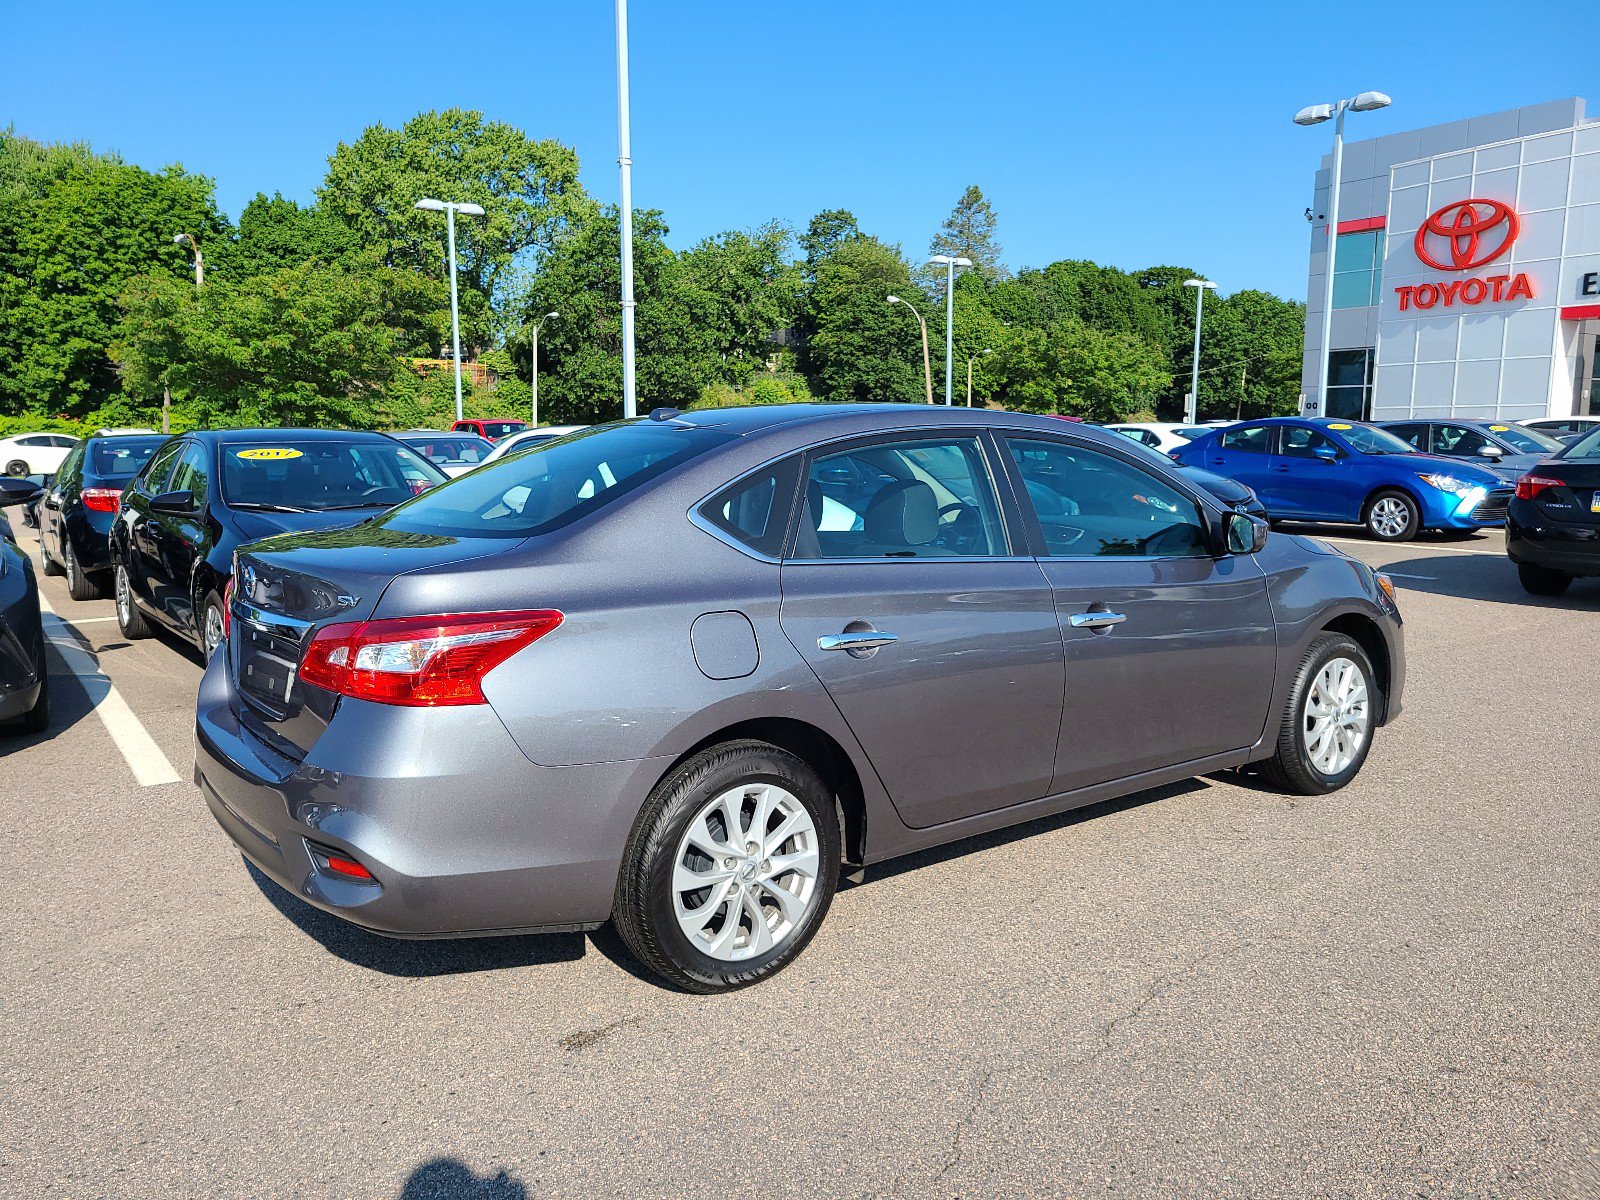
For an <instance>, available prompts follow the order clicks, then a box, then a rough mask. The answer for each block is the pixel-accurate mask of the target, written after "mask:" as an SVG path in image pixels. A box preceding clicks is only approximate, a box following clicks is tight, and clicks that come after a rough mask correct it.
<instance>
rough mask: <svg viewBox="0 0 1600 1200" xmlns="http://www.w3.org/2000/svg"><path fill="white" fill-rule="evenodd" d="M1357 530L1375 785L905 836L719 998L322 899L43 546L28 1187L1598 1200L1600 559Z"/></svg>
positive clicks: (141, 659) (25, 829)
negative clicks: (1404, 541) (255, 822)
mask: <svg viewBox="0 0 1600 1200" xmlns="http://www.w3.org/2000/svg"><path fill="white" fill-rule="evenodd" d="M22 544H23V545H24V547H25V548H27V549H30V550H33V551H34V552H35V556H36V557H37V548H36V544H35V543H34V542H33V540H32V537H31V534H29V533H24V535H23V539H22ZM1339 544H1340V545H1341V546H1342V547H1344V548H1346V549H1347V550H1349V551H1351V552H1352V553H1355V554H1357V555H1358V556H1360V557H1362V558H1365V559H1366V560H1367V561H1369V562H1373V563H1379V564H1383V565H1385V566H1387V567H1388V568H1389V569H1390V570H1391V571H1392V573H1393V574H1394V576H1395V578H1396V580H1397V582H1398V583H1399V585H1400V587H1401V589H1402V596H1401V601H1402V611H1403V612H1404V614H1405V616H1406V618H1407V622H1408V652H1409V660H1410V661H1409V667H1410V674H1409V681H1408V684H1407V694H1406V712H1405V714H1404V716H1403V717H1402V718H1401V719H1400V720H1399V722H1398V723H1397V724H1395V725H1393V726H1391V727H1390V728H1389V729H1387V730H1385V731H1382V732H1381V733H1380V735H1379V737H1378V739H1377V742H1376V746H1375V749H1374V752H1373V754H1372V757H1371V759H1370V760H1369V762H1368V764H1367V766H1366V769H1365V770H1364V772H1363V773H1362V775H1361V776H1360V777H1359V778H1358V779H1357V780H1356V782H1355V783H1354V784H1353V785H1352V786H1351V787H1350V788H1348V789H1347V790H1345V791H1343V792H1341V793H1338V794H1336V795H1334V796H1331V797H1327V798H1324V799H1316V800H1308V799H1304V798H1291V797H1287V796H1283V795H1279V794H1277V793H1274V792H1272V791H1268V790H1264V789H1263V788H1261V787H1259V786H1257V785H1256V784H1255V782H1254V780H1252V779H1251V778H1248V777H1242V776H1237V775H1229V776H1225V777H1216V778H1206V779H1199V780H1194V781H1191V782H1189V783H1186V784H1182V785H1178V786H1174V787H1169V788H1165V789H1161V790H1159V791H1156V792H1150V793H1144V794H1141V795H1139V796H1135V797H1132V798H1130V799H1128V800H1124V801H1120V802H1117V803H1114V804H1111V805H1102V806H1098V807H1096V808H1093V809H1089V810H1085V811H1082V812H1079V813H1075V814H1072V815H1070V816H1067V817H1063V818H1057V819H1052V820H1048V821H1044V822H1040V823H1036V824H1033V825H1030V826H1026V827H1023V828H1021V829H1017V830H1011V831H1007V832H1005V833H1001V834H997V835H992V836H989V837H985V838H981V839H978V840H976V841H972V842H968V843H964V844H962V845H959V846H955V847H948V848H945V849H942V850H939V851H935V852H931V853H927V854H922V855H919V856H916V857H915V858H913V859H910V860H907V861H906V862H903V863H900V864H894V865H891V866H888V867H884V868H879V869H877V870H875V871H873V872H870V873H869V874H868V877H867V880H866V882H865V883H862V884H858V885H856V886H853V887H848V888H846V889H845V890H844V891H842V892H841V894H840V895H839V897H838V899H837V900H836V902H835V904H834V907H833V911H832V913H831V915H830V916H829V918H828V920H827V922H826V924H825V925H824V926H823V929H822V931H821V933H820V934H819V935H818V937H817V939H816V941H815V942H814V943H813V945H812V947H811V948H810V950H809V951H808V952H807V953H806V955H805V956H804V957H803V958H802V959H801V960H799V961H798V962H797V963H796V964H795V965H794V967H792V968H791V969H790V970H788V971H787V972H785V973H783V974H782V975H780V976H778V977H777V978H775V979H774V980H772V981H770V982H768V983H766V984H764V985H761V986H759V987H756V988H753V989H749V990H746V991H743V992H739V993H736V994H733V995H731V996H725V997H722V998H715V997H713V998H702V997H695V996H688V995H680V994H677V993H675V992H672V991H668V990H665V989H663V988H662V987H660V986H658V985H657V984H656V983H654V982H652V981H650V980H647V979H645V978H643V977H641V976H640V975H639V974H637V973H636V969H635V968H634V967H633V965H632V964H631V963H630V961H629V960H628V958H627V955H626V952H625V951H624V950H623V949H622V948H621V945H620V943H619V942H618V941H617V939H616V938H615V937H614V936H613V935H612V934H610V933H609V932H608V931H602V932H601V933H598V934H596V935H593V936H590V937H584V936H579V935H569V936H563V937H550V938H516V939H503V940H491V941H483V942H456V943H403V942H389V941H385V940H382V939H379V938H376V937H373V936H370V935H366V934H363V933H360V932H358V931H356V930H353V929H350V928H347V927H345V926H343V925H342V924H341V923H339V922H337V921H335V920H334V919H332V918H329V917H324V916H322V915H320V914H318V913H316V912H314V911H312V910H310V909H308V908H306V907H304V906H303V905H302V904H300V902H299V901H297V900H295V899H293V898H290V897H288V896H287V895H285V894H284V893H282V892H280V891H279V890H278V889H277V888H275V887H274V885H272V884H271V883H269V882H267V881H266V880H265V879H264V878H261V877H259V876H257V875H254V874H253V873H252V872H251V871H250V870H249V869H247V868H246V866H245V864H244V863H243V862H242V861H241V859H240V858H239V856H238V854H237V853H235V852H234V851H233V850H232V848H231V844H230V843H229V842H228V840H227V839H226V838H225V837H224V836H223V835H222V834H221V833H220V832H219V831H218V830H217V829H216V827H215V825H214V823H213V822H212V819H211V817H210V815H209V813H208V812H207V810H206V808H205V805H204V804H203V803H202V802H201V800H200V798H199V795H198V793H197V792H196V790H195V789H194V787H193V786H192V785H191V784H190V782H189V772H190V766H191V763H192V754H191V733H190V728H191V722H192V716H193V695H194V690H195V686H196V683H197V681H198V679H199V676H200V660H199V657H198V654H197V653H195V652H194V651H185V650H183V649H182V648H181V647H179V646H177V645H176V644H175V643H170V642H165V641H161V640H151V641H144V642H137V643H127V642H124V641H123V640H122V639H121V637H120V636H119V634H118V630H117V626H116V623H115V619H114V617H113V616H112V607H111V603H110V601H109V600H101V601H94V602H89V603H74V602H72V601H71V600H69V599H68V598H67V596H66V589H65V587H64V586H63V583H62V581H61V580H59V579H48V580H45V581H44V584H45V594H46V597H47V599H48V601H49V604H50V605H51V607H52V608H53V609H54V610H55V612H56V613H57V614H59V617H58V619H59V620H60V621H62V622H63V624H61V625H59V626H58V627H57V629H56V638H57V642H58V650H59V652H58V655H57V657H56V660H55V663H54V669H55V671H56V673H57V674H56V677H55V679H54V680H53V683H54V685H55V687H56V692H55V706H56V711H55V719H54V721H53V723H52V728H51V730H50V731H49V732H48V733H47V734H46V735H43V736H41V737H39V738H31V739H16V738H10V739H7V740H5V741H3V742H0V754H3V755H4V759H3V762H0V797H3V804H0V814H3V816H0V821H3V824H0V830H3V832H0V913H3V914H4V921H3V933H0V978H3V979H4V989H3V992H0V1005H3V1009H0V1092H3V1094H4V1096H5V1101H4V1103H3V1104H0V1194H5V1195H15V1196H24V1195H26V1196H55V1195H61V1196H74V1197H76V1196H99V1195H112V1196H180V1195H181V1196H296V1197H301V1196H304V1197H313V1196H316V1197H320V1196H330V1197H332V1196H352V1197H367V1196H373V1197H396V1196H401V1197H405V1198H406V1200H420V1198H424V1197H444V1196H452V1197H454V1196H465V1197H474V1198H479V1200H489V1198H493V1200H505V1198H514V1197H515V1198H520V1197H536V1196H537V1197H542V1196H547V1195H550V1196H605V1195H625V1196H642V1195H652V1196H655V1195H659V1196H705V1195H728V1196H741V1195H753V1194H761V1195H766V1196H790V1195H794V1196H898V1195H917V1196H966V1197H980V1196H1012V1195H1029V1196H1053V1197H1067V1196H1070V1197H1091V1196H1163V1197H1167V1196H1171V1197H1191V1196H1192V1197H1222V1196H1241V1197H1243V1196H1248V1197H1271V1196H1295V1197H1300V1196H1317V1197H1332V1196H1363V1197H1364V1196H1374V1197H1395V1196H1407V1197H1436V1196H1437V1197H1446V1196H1448V1197H1457V1196H1482V1197H1488V1196H1513V1197H1524V1196H1527V1197H1533V1196H1538V1197H1594V1196H1600V1030H1597V1019H1596V1018H1597V1014H1600V674H1597V672H1596V663H1597V662H1600V621H1597V616H1600V581H1587V582H1583V581H1580V582H1579V583H1578V584H1576V585H1575V586H1574V587H1573V589H1572V591H1571V592H1570V593H1569V594H1568V595H1566V596H1564V597H1561V598H1560V599H1557V600H1534V599H1533V598H1531V597H1527V596H1525V595H1524V594H1523V593H1522V592H1521V590H1520V589H1519V587H1518V586H1517V582H1516V577H1515V573H1514V572H1513V571H1512V569H1511V568H1510V566H1509V565H1508V563H1507V562H1506V560H1505V557H1504V554H1503V551H1502V549H1501V538H1500V535H1499V534H1498V533H1496V534H1490V535H1481V536H1477V537H1473V538H1469V539H1465V540H1429V541H1424V542H1418V543H1412V544H1409V545H1403V546H1398V547H1381V546H1377V545H1374V544H1371V543H1367V542H1362V541H1359V540H1344V539H1341V540H1340V541H1339ZM90 696H94V697H96V699H97V700H98V701H99V705H98V708H95V707H92V706H91V702H90V699H89V697H90ZM1203 702H1204V697H1185V696H1174V697H1173V703H1175V704H1182V703H1203ZM141 779H142V780H144V781H145V782H144V783H142V784H141V782H140V780H141Z"/></svg>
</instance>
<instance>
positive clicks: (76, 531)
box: [39, 433, 167, 600]
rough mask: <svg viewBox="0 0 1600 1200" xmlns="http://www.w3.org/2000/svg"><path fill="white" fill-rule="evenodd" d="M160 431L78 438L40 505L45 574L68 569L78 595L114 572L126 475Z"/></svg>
mask: <svg viewBox="0 0 1600 1200" xmlns="http://www.w3.org/2000/svg"><path fill="white" fill-rule="evenodd" d="M166 440H167V439H166V437H165V436H164V435H162V434H159V433H156V434H148V433H144V434H127V435H122V436H117V437H92V438H89V439H87V440H85V441H82V442H79V443H78V444H77V445H76V446H74V447H73V448H72V453H70V454H68V455H67V457H66V458H65V459H64V460H62V463H61V466H60V467H59V468H58V469H57V470H56V473H55V475H54V476H53V477H52V478H51V479H50V482H49V483H48V484H47V485H46V487H45V491H44V497H43V499H42V500H41V501H40V506H39V555H40V557H41V558H42V559H43V560H44V573H45V574H46V575H65V576H66V577H67V591H68V592H69V593H71V595H72V598H73V599H74V600H93V599H94V598H95V597H96V596H98V595H99V594H100V591H101V588H102V586H103V585H104V584H106V583H109V582H110V575H111V540H110V539H111V527H112V526H113V525H114V524H116V521H117V503H118V502H119V501H120V500H121V499H122V489H123V488H125V487H127V486H128V480H130V479H132V478H133V477H134V476H135V475H137V474H138V473H139V470H140V468H142V467H143V466H144V465H145V463H147V462H149V461H150V456H151V455H152V454H154V453H155V450H156V447H157V446H159V445H161V443H162V442H164V441H166Z"/></svg>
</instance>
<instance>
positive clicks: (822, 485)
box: [794, 437, 1007, 558]
mask: <svg viewBox="0 0 1600 1200" xmlns="http://www.w3.org/2000/svg"><path fill="white" fill-rule="evenodd" d="M1006 552H1007V550H1006V536H1005V527H1004V525H1003V524H1002V523H1001V520H1000V503H999V501H998V499H997V498H996V494H995V488H994V481H993V479H992V478H990V475H989V468H988V464H987V462H986V460H985V459H984V455H983V447H982V445H981V444H980V443H979V440H978V439H977V438H976V437H952V438H916V439H907V440H905V441H896V442H876V443H873V444H871V445H866V446H858V447H855V448H853V449H850V450H843V451H840V452H838V453H835V454H824V455H821V456H819V457H817V458H815V459H813V460H812V462H811V469H810V471H809V472H808V473H807V476H806V495H805V505H804V518H803V519H802V520H801V522H800V532H799V536H798V538H797V539H796V545H795V550H794V557H796V558H952V557H994V556H996V555H1003V554H1005V553H1006Z"/></svg>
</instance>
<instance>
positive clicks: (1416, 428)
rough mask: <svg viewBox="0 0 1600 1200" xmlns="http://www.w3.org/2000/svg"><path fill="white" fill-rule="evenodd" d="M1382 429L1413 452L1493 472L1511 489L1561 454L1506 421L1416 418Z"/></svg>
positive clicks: (1533, 432) (1555, 445) (1546, 440)
mask: <svg viewBox="0 0 1600 1200" xmlns="http://www.w3.org/2000/svg"><path fill="white" fill-rule="evenodd" d="M1383 428H1384V429H1387V430H1388V431H1389V432H1390V433H1392V434H1394V435H1395V436H1396V437H1397V438H1399V439H1400V440H1401V441H1403V442H1407V443H1409V444H1410V445H1411V447H1412V448H1413V449H1416V450H1421V451H1422V452H1423V453H1424V454H1442V455H1443V456H1444V457H1445V458H1465V459H1468V460H1469V461H1471V462H1472V463H1473V464H1474V465H1476V466H1480V467H1485V468H1487V469H1488V470H1490V471H1493V472H1494V473H1495V474H1496V475H1498V476H1500V477H1501V478H1502V479H1505V480H1507V481H1509V482H1510V483H1511V484H1512V485H1513V486H1515V485H1516V482H1517V480H1519V479H1521V478H1522V477H1523V476H1524V475H1526V474H1527V473H1528V472H1529V471H1531V470H1533V469H1534V468H1535V467H1537V466H1538V465H1539V464H1540V463H1542V462H1545V461H1547V460H1548V459H1550V458H1552V457H1554V456H1555V455H1557V454H1560V453H1561V449H1562V443H1561V442H1558V441H1556V439H1555V438H1553V437H1546V436H1545V435H1544V434H1542V433H1540V432H1539V431H1538V430H1537V429H1524V428H1523V427H1522V426H1521V425H1511V424H1507V423H1506V422H1505V421H1463V420H1460V419H1459V418H1456V417H1418V418H1416V419H1415V420H1410V421H1385V422H1383Z"/></svg>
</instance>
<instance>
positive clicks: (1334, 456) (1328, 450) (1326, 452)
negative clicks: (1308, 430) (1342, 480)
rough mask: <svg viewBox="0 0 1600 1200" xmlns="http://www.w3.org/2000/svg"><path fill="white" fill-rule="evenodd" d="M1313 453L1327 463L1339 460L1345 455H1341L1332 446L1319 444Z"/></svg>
mask: <svg viewBox="0 0 1600 1200" xmlns="http://www.w3.org/2000/svg"><path fill="white" fill-rule="evenodd" d="M1311 453H1312V455H1313V456H1315V457H1317V458H1320V459H1321V460H1322V461H1323V462H1326V463H1333V462H1338V461H1339V459H1340V458H1342V457H1343V455H1341V454H1340V453H1339V452H1338V451H1337V450H1335V449H1334V448H1333V447H1332V446H1317V447H1315V448H1314V449H1313V450H1312V451H1311Z"/></svg>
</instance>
